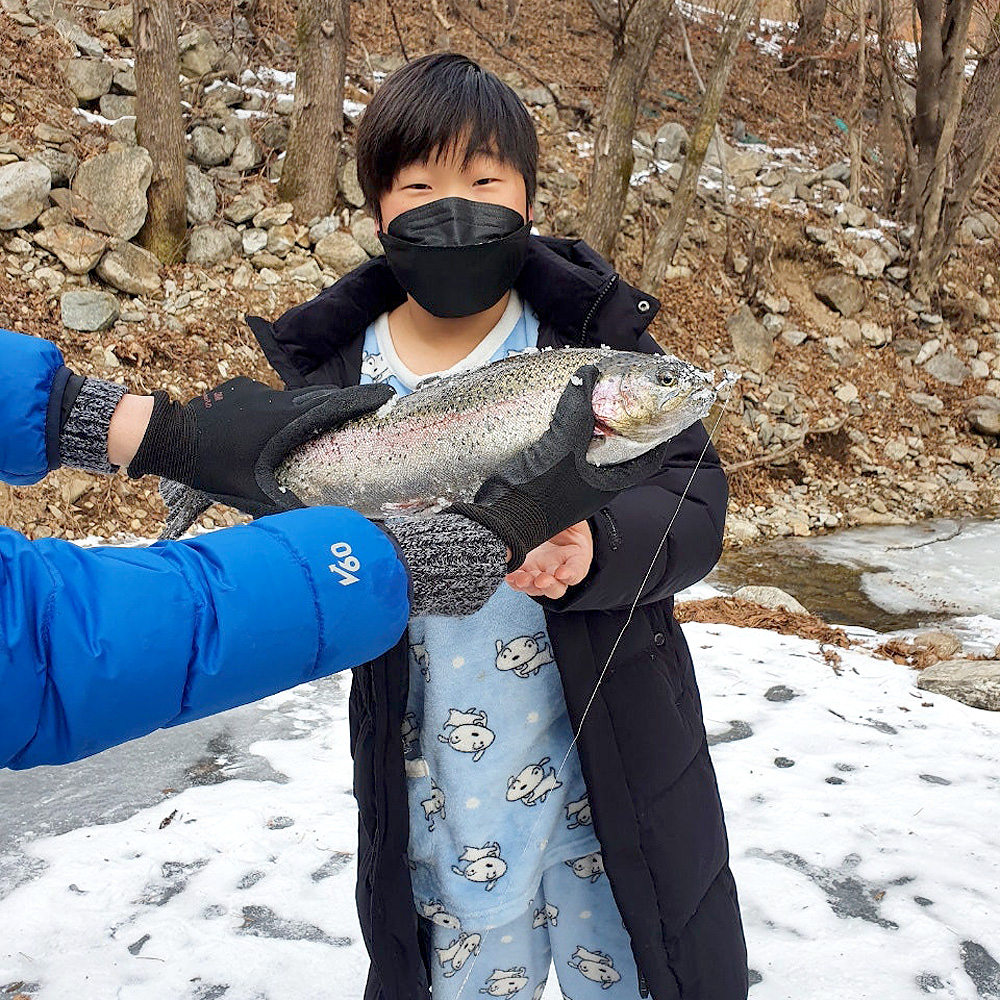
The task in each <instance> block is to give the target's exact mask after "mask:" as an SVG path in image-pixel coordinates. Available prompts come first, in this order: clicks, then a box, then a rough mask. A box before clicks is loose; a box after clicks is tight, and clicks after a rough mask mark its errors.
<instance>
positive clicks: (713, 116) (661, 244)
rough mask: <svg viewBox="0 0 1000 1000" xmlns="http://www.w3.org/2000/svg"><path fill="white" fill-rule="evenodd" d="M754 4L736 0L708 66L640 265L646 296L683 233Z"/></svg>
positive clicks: (654, 290)
mask: <svg viewBox="0 0 1000 1000" xmlns="http://www.w3.org/2000/svg"><path fill="white" fill-rule="evenodd" d="M754 3H755V0H739V3H738V4H737V5H736V9H735V11H734V12H733V15H732V18H731V19H730V21H729V24H728V25H727V27H726V30H725V33H724V34H723V36H722V41H721V42H720V43H719V51H718V54H717V56H716V60H715V65H714V66H713V67H712V75H711V76H710V77H709V79H708V84H707V86H706V88H705V94H704V96H703V97H702V99H701V109H700V110H699V112H698V121H697V122H696V123H695V126H694V131H693V132H692V133H691V139H690V141H689V142H688V148H687V156H685V158H684V167H683V169H682V171H681V178H680V180H679V181H678V182H677V190H676V191H675V192H674V198H673V201H672V202H671V203H670V214H669V215H668V216H667V220H666V222H664V224H663V225H662V226H661V227H660V229H659V231H658V232H657V234H656V238H655V239H654V240H653V246H652V247H651V249H650V251H649V253H648V254H647V255H646V262H645V264H644V265H643V268H642V277H641V278H640V279H639V287H640V288H642V289H643V291H646V292H649V294H650V295H656V293H657V292H658V291H659V288H660V285H661V284H662V283H663V276H664V275H665V274H666V272H667V267H668V266H669V265H670V262H671V261H672V260H673V258H674V254H675V253H676V252H677V245H678V243H680V241H681V236H683V234H684V227H685V225H686V224H687V215H688V210H689V209H690V207H691V203H692V202H693V201H694V196H695V192H696V191H697V189H698V176H699V174H700V173H701V167H702V164H703V163H704V161H705V153H706V152H708V144H709V143H710V142H711V140H712V135H713V133H714V132H715V123H716V120H717V119H718V117H719V108H720V107H721V106H722V97H723V94H725V91H726V84H727V83H728V81H729V72H730V70H731V69H732V68H733V62H734V60H735V59H736V53H737V51H738V50H739V47H740V42H741V41H742V40H743V38H744V37H745V35H746V30H747V25H748V24H749V23H750V15H751V14H752V13H753V10H754ZM719 153H720V158H721V156H722V155H723V150H721V149H720V150H719Z"/></svg>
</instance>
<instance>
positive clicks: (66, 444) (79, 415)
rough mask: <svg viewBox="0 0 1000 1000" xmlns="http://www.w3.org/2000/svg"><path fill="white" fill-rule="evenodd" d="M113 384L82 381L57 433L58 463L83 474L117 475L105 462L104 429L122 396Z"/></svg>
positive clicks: (106, 443)
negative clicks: (104, 473)
mask: <svg viewBox="0 0 1000 1000" xmlns="http://www.w3.org/2000/svg"><path fill="white" fill-rule="evenodd" d="M127 392H128V389H126V388H125V386H123V385H118V383H117V382H105V381H104V380H103V379H99V378H85V379H84V380H83V382H82V384H81V385H80V390H79V392H78V393H77V394H76V399H74V400H73V405H72V407H71V408H70V411H69V414H68V415H67V416H66V418H65V420H64V421H63V425H62V430H61V431H60V432H59V460H60V462H61V463H62V464H63V465H68V466H71V467H72V468H74V469H84V470H86V471H87V472H107V473H111V472H117V471H118V466H117V465H112V464H111V462H110V461H109V460H108V427H109V426H110V425H111V416H112V414H113V413H114V412H115V409H116V408H117V406H118V404H119V402H121V398H122V396H124V395H125V393H127Z"/></svg>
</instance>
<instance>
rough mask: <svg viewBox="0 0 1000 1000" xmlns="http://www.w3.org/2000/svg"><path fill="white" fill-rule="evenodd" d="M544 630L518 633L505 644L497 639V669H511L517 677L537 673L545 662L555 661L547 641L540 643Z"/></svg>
mask: <svg viewBox="0 0 1000 1000" xmlns="http://www.w3.org/2000/svg"><path fill="white" fill-rule="evenodd" d="M544 638H545V633H544V632H538V633H536V634H535V635H519V636H518V637H517V638H516V639H511V640H510V642H508V643H507V645H506V646H505V645H504V644H503V643H502V642H501V641H500V640H499V639H497V670H513V671H514V673H515V674H517V676H518V677H530V676H531V675H532V674H537V673H538V671H539V670H541V668H542V667H544V666H545V664H546V663H555V660H554V659H553V658H552V651H551V650H550V649H549V645H548V643H545V642H542V643H540V642H539V640H540V639H544Z"/></svg>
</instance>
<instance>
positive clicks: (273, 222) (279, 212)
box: [253, 201, 293, 229]
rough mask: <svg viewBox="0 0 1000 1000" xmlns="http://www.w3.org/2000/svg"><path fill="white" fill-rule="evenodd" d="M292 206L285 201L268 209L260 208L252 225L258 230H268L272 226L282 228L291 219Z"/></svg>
mask: <svg viewBox="0 0 1000 1000" xmlns="http://www.w3.org/2000/svg"><path fill="white" fill-rule="evenodd" d="M292 211H293V210H292V206H291V204H290V203H289V202H287V201H281V202H278V204H277V205H271V206H270V207H269V208H262V209H261V210H260V211H259V212H258V213H257V214H256V215H255V216H254V217H253V224H254V225H255V226H256V227H257V228H258V229H270V228H271V227H272V226H283V225H284V224H285V223H286V222H288V221H289V220H290V219H291V217H292Z"/></svg>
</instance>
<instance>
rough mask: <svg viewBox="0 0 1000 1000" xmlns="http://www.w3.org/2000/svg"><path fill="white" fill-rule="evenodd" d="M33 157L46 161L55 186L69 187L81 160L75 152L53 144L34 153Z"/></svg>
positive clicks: (39, 160)
mask: <svg viewBox="0 0 1000 1000" xmlns="http://www.w3.org/2000/svg"><path fill="white" fill-rule="evenodd" d="M31 159H33V160H37V161H38V162H39V163H44V164H45V166H47V167H48V168H49V174H50V175H51V177H52V186H53V187H67V186H68V185H69V183H70V181H72V180H73V178H74V176H75V175H76V171H77V168H78V167H79V166H80V161H79V160H78V159H77V157H76V156H75V155H74V154H73V153H64V152H63V151H62V150H61V149H55V148H53V147H52V146H46V147H45V148H44V149H40V150H39V151H38V152H37V153H32V154H31Z"/></svg>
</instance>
